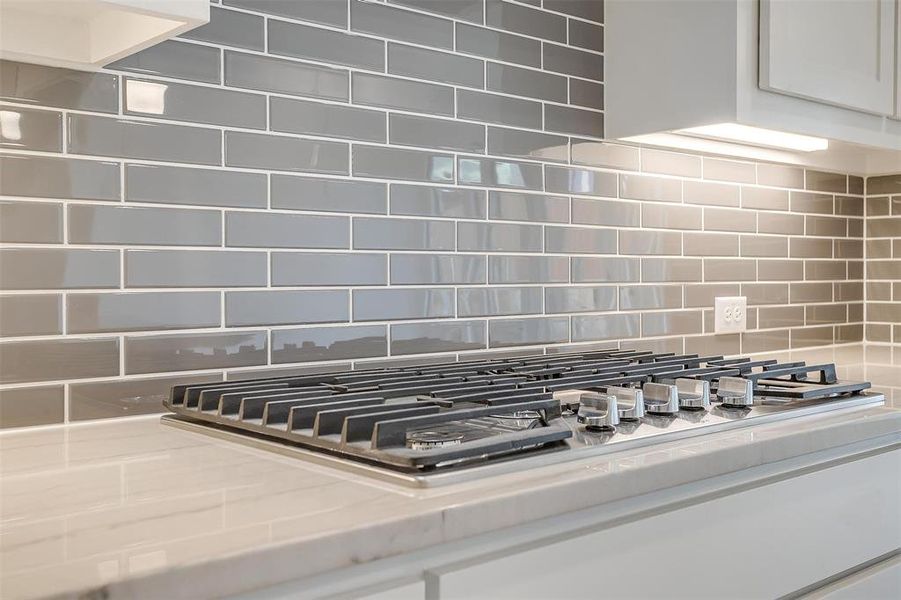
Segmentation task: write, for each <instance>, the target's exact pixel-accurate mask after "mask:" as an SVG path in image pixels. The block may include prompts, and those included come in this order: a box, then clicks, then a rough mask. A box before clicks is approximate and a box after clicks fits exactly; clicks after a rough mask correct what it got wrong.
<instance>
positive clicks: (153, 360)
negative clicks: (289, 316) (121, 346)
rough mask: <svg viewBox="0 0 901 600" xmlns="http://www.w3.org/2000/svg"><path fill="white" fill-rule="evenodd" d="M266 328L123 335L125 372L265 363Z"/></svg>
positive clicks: (156, 371) (161, 371) (165, 370)
mask: <svg viewBox="0 0 901 600" xmlns="http://www.w3.org/2000/svg"><path fill="white" fill-rule="evenodd" d="M266 354H267V341H266V332H265V331H241V332H224V333H218V332H217V333H181V334H167V335H148V336H126V338H125V374H126V375H132V374H135V373H164V372H168V371H192V370H200V369H221V368H226V367H250V366H253V365H263V364H266Z"/></svg>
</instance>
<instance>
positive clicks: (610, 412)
mask: <svg viewBox="0 0 901 600" xmlns="http://www.w3.org/2000/svg"><path fill="white" fill-rule="evenodd" d="M576 420H577V421H578V422H579V423H581V424H582V425H585V428H586V429H588V430H591V431H612V430H613V429H615V428H616V426H617V425H619V412H618V411H617V409H616V396H614V395H613V394H603V393H599V392H586V393H583V394H582V395H581V396H580V397H579V413H578V416H577V417H576Z"/></svg>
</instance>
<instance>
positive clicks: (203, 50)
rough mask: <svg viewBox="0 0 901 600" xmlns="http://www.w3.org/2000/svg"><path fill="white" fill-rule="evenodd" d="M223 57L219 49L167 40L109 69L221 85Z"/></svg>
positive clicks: (122, 60)
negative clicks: (220, 61) (220, 71)
mask: <svg viewBox="0 0 901 600" xmlns="http://www.w3.org/2000/svg"><path fill="white" fill-rule="evenodd" d="M219 53H220V50H219V48H214V47H211V46H201V45H199V44H189V43H185V42H179V41H175V40H167V41H165V42H160V43H159V44H156V45H155V46H151V47H149V48H146V49H144V50H141V51H140V52H137V53H135V54H132V55H130V56H126V57H125V58H122V59H119V60H117V61H116V62H114V63H112V64H111V65H109V68H111V69H119V70H122V71H131V72H133V73H144V74H147V75H162V76H163V77H174V78H176V79H190V80H193V81H203V82H206V83H219V70H220V69H219Z"/></svg>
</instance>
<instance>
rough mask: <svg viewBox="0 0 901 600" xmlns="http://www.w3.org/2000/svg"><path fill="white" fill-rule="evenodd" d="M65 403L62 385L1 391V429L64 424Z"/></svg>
mask: <svg viewBox="0 0 901 600" xmlns="http://www.w3.org/2000/svg"><path fill="white" fill-rule="evenodd" d="M65 403H66V400H65V395H64V391H63V386H61V385H52V386H40V387H27V388H19V389H11V390H0V429H7V428H10V427H30V426H33V425H52V424H54V423H62V422H63V420H64V418H65V412H66V409H65Z"/></svg>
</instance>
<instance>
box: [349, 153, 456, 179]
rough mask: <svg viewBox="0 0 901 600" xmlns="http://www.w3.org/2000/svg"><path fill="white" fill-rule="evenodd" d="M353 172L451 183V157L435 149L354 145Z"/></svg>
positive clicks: (452, 169)
mask: <svg viewBox="0 0 901 600" xmlns="http://www.w3.org/2000/svg"><path fill="white" fill-rule="evenodd" d="M353 174H354V175H356V176H363V177H382V178H385V179H403V180H407V181H431V182H435V183H453V182H454V157H453V156H452V155H450V154H443V153H438V152H425V151H421V150H407V149H402V148H384V147H381V146H359V145H354V147H353Z"/></svg>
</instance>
